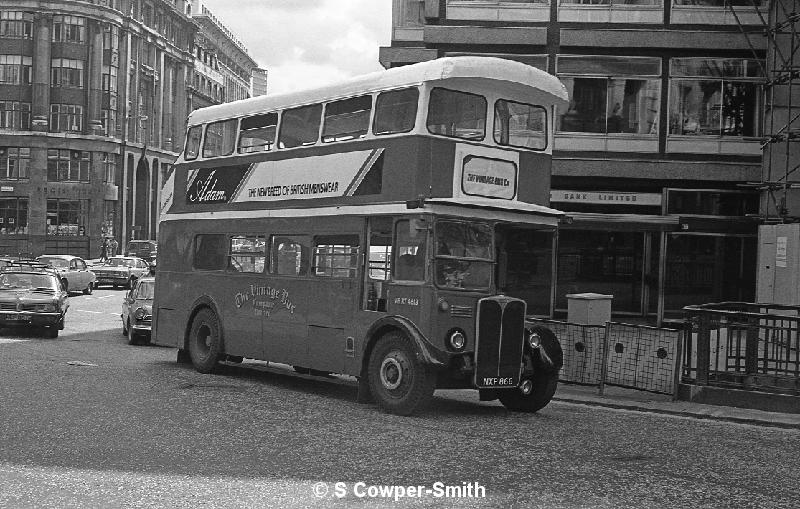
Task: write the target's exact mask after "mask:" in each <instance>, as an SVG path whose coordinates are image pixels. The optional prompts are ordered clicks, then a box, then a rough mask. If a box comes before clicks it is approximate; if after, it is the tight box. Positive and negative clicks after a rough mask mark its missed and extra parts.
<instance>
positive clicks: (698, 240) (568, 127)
mask: <svg viewBox="0 0 800 509" xmlns="http://www.w3.org/2000/svg"><path fill="white" fill-rule="evenodd" d="M766 13H767V10H766V7H765V6H764V5H763V4H762V3H761V2H760V1H759V0H755V3H752V2H735V1H734V2H731V1H730V0H702V1H699V2H698V1H695V0H637V1H633V2H631V1H625V2H616V1H615V0H560V1H559V0H550V1H546V0H540V1H531V0H502V1H498V0H422V1H420V0H394V2H393V33H392V43H391V46H390V47H384V48H381V52H380V58H381V63H382V64H383V65H384V67H393V66H398V65H404V64H408V63H413V62H418V61H423V60H428V59H432V58H438V57H441V56H448V55H463V54H470V55H474V54H487V55H492V56H500V57H504V58H510V59H514V60H519V61H522V62H525V63H528V64H530V65H533V66H536V67H539V68H541V69H543V70H546V71H548V72H550V73H552V74H555V75H557V76H558V77H559V78H560V79H561V80H562V82H563V83H564V85H565V86H566V87H567V90H568V92H569V96H570V100H571V103H570V106H569V108H568V110H567V111H562V112H559V119H558V127H557V132H556V145H555V149H554V157H553V170H552V171H553V177H552V189H551V191H550V194H551V206H553V207H555V208H558V209H561V210H564V211H565V212H567V215H568V218H567V220H566V221H565V222H564V224H562V226H561V228H560V229H559V230H560V231H559V235H558V239H557V242H556V244H555V245H554V246H553V247H552V250H553V254H554V256H553V259H554V262H555V263H554V267H555V268H554V281H555V283H554V288H553V291H552V295H553V298H552V302H551V303H549V306H544V309H537V310H536V311H537V313H541V314H551V315H554V316H562V315H563V313H564V312H565V311H566V309H567V295H569V294H573V293H584V292H596V293H601V294H608V295H613V296H614V298H613V301H612V312H613V313H614V315H615V316H617V317H623V318H630V319H637V320H645V321H649V322H658V323H661V322H662V321H663V319H665V318H670V317H672V316H678V315H679V314H680V312H681V309H682V307H683V306H685V305H688V304H696V303H705V302H715V301H732V300H736V301H739V300H752V299H753V298H754V292H755V272H756V250H757V238H756V236H757V225H758V217H757V216H758V214H759V194H758V190H757V189H756V188H755V187H754V186H752V184H753V183H754V182H757V181H759V180H760V178H761V176H760V173H761V143H762V136H763V117H764V88H765V82H766V79H765V78H766V75H767V74H766V71H765V70H764V61H765V55H766V47H767V38H766V37H763V36H762V37H755V36H754V35H756V34H758V33H759V31H760V32H761V33H763V29H764V23H763V21H762V16H764V17H766ZM548 308H549V309H548Z"/></svg>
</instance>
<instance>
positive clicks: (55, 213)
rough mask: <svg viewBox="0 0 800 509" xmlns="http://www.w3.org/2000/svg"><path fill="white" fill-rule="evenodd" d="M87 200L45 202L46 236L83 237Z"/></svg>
mask: <svg viewBox="0 0 800 509" xmlns="http://www.w3.org/2000/svg"><path fill="white" fill-rule="evenodd" d="M88 210H89V200H58V199H48V200H47V219H46V220H47V235H66V236H77V235H84V234H85V231H86V224H87V223H88V218H89V213H88Z"/></svg>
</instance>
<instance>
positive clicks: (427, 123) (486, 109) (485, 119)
mask: <svg viewBox="0 0 800 509" xmlns="http://www.w3.org/2000/svg"><path fill="white" fill-rule="evenodd" d="M438 90H443V91H446V92H450V93H454V94H461V95H469V96H473V97H479V98H481V100H483V113H484V116H483V129H482V131H481V132H482V134H481V137H480V138H466V137H464V136H458V135H455V134H442V133H437V132H433V131H431V123H430V120H431V108H432V106H433V105H434V104H435V102H434V100H433V94H434V93H436V91H438ZM488 122H489V100H488V98H487V97H486V96H485V95H483V94H478V93H475V92H464V91H463V90H457V89H452V88H446V87H433V88H431V89H430V91H429V92H428V111H427V112H426V114H425V128H426V129H427V131H428V134H432V135H434V136H444V137H445V138H452V139H458V140H465V141H471V142H482V141H485V140H486V124H487V123H488ZM436 125H438V124H436Z"/></svg>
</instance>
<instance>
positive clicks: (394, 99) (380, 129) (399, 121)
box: [372, 88, 419, 135]
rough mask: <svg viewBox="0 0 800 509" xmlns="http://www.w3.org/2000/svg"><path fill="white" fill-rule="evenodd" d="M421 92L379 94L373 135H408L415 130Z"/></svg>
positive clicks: (407, 90) (405, 90) (409, 89)
mask: <svg viewBox="0 0 800 509" xmlns="http://www.w3.org/2000/svg"><path fill="white" fill-rule="evenodd" d="M418 102H419V91H418V90H417V89H416V88H407V89H404V90H392V91H389V92H382V93H380V94H378V98H377V99H376V101H375V120H374V124H373V126H372V132H373V134H378V135H380V134H395V133H406V132H408V131H410V130H412V129H414V123H415V121H416V118H417V103H418Z"/></svg>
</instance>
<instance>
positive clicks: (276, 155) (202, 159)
mask: <svg viewBox="0 0 800 509" xmlns="http://www.w3.org/2000/svg"><path fill="white" fill-rule="evenodd" d="M566 102H567V93H566V90H565V88H564V87H563V85H562V84H561V83H560V82H559V81H558V80H557V79H556V78H554V77H553V76H551V75H549V74H547V73H545V72H542V71H540V70H538V69H535V68H533V67H529V66H527V65H524V64H521V63H518V62H514V61H509V60H503V59H497V58H488V57H453V58H441V59H438V60H434V61H430V62H424V63H419V64H413V65H409V66H406V67H401V68H395V69H390V70H387V71H382V72H379V73H375V74H370V75H366V76H362V77H359V78H354V79H351V80H349V81H346V82H344V83H340V84H338V85H335V86H328V87H324V88H319V89H316V90H310V91H305V92H295V93H289V94H284V95H280V96H261V97H255V98H250V99H246V100H242V101H237V102H233V103H227V104H222V105H217V106H211V107H208V108H203V109H200V110H197V111H195V112H193V113H192V114H191V115H190V116H189V121H188V132H187V141H186V146H185V148H184V151H183V153H182V154H181V156H180V157H179V159H178V161H177V162H176V164H175V168H174V172H173V181H172V182H171V184H170V186H171V189H172V191H171V192H167V194H168V195H169V200H168V201H167V202H166V203H165V204H164V207H165V208H164V213H163V215H162V218H161V222H160V231H159V240H158V244H159V245H158V251H159V263H158V275H157V278H156V291H155V306H154V310H153V311H154V315H153V341H154V342H155V343H157V344H161V345H170V346H175V347H177V348H178V349H179V350H178V358H179V360H180V361H189V360H190V361H191V363H192V364H194V366H195V368H196V369H197V370H199V371H201V372H204V373H205V372H211V371H212V370H214V368H215V367H216V366H217V365H218V363H219V362H221V361H234V362H236V361H241V359H242V358H245V357H246V358H253V359H261V360H267V361H274V362H277V363H284V364H287V365H290V366H294V367H295V369H296V370H298V371H300V372H305V373H309V372H310V373H326V374H327V373H338V374H345V375H351V376H355V377H357V378H358V387H359V389H358V399H359V401H364V402H366V401H376V402H377V403H378V404H379V405H380V406H381V407H383V408H384V409H385V410H387V411H389V412H393V413H398V414H409V413H412V412H414V411H415V410H417V409H418V408H420V407H421V406H422V405H424V404H425V403H426V402H427V401H428V400H429V399H430V398H431V396H432V394H433V392H434V390H435V389H436V388H476V389H478V390H479V391H480V397H481V399H482V400H491V399H498V398H499V399H500V401H501V402H502V403H503V404H504V405H505V406H506V407H508V408H510V409H512V410H517V411H528V412H533V411H536V410H538V409H540V408H542V407H544V406H545V405H546V404H547V403H548V402H549V401H550V399H551V397H552V396H553V394H554V392H555V389H556V384H557V379H558V371H559V369H560V367H561V363H562V353H561V347H560V346H559V343H558V341H557V339H556V338H555V336H554V335H553V334H552V333H551V332H550V331H549V330H547V329H544V328H542V327H526V321H525V320H526V315H527V313H531V314H534V313H542V314H547V313H549V303H550V300H551V299H550V292H551V290H552V285H551V282H552V279H553V273H552V272H553V269H552V267H553V260H552V258H553V237H554V236H553V233H554V231H555V229H556V228H557V225H558V221H559V219H560V218H561V217H562V214H561V212H559V211H556V210H553V209H551V208H548V207H547V206H546V205H547V204H548V203H549V202H548V200H549V191H550V158H551V150H552V146H553V126H554V118H555V116H556V111H557V109H558V108H563V107H564V106H565V105H566Z"/></svg>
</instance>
